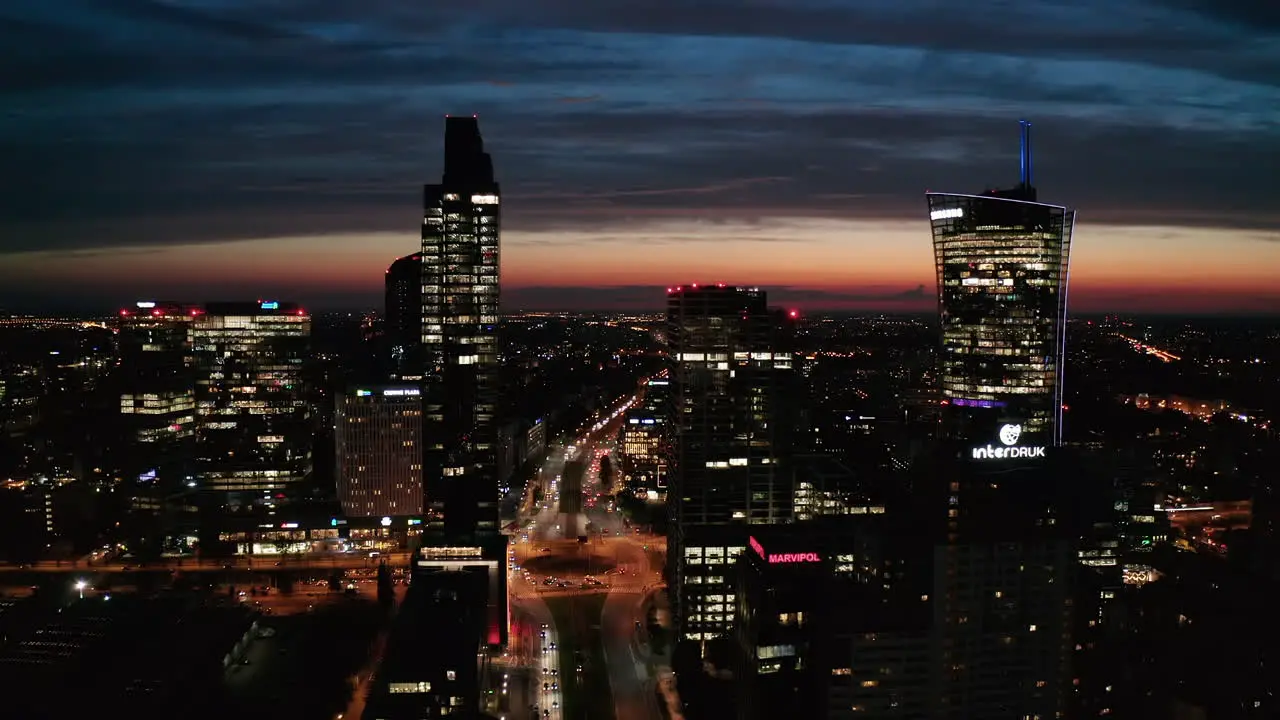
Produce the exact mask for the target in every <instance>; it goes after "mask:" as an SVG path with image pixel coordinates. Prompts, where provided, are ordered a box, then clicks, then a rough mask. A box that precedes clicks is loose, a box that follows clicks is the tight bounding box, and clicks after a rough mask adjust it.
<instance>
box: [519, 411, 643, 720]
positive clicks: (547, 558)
mask: <svg viewBox="0 0 1280 720" xmlns="http://www.w3.org/2000/svg"><path fill="white" fill-rule="evenodd" d="M633 402H634V398H629V399H628V400H627V401H626V402H624V403H623V404H622V405H620V406H618V407H616V408H614V409H612V410H610V411H608V412H606V413H603V414H602V415H601V417H599V418H598V420H597V421H596V422H594V423H593V425H592V426H590V427H587V428H584V429H583V434H582V435H581V436H580V437H578V438H577V439H576V440H575V442H574V443H573V444H572V445H570V446H568V447H556V448H553V449H552V452H551V453H550V456H549V458H548V460H547V462H546V464H545V465H544V466H543V468H542V469H541V471H540V472H539V474H538V477H537V479H536V480H535V482H533V483H530V487H529V488H527V494H526V496H525V499H524V502H523V503H522V504H521V512H520V517H519V518H518V529H517V530H516V535H515V537H514V538H513V543H512V546H511V556H510V558H509V560H510V562H509V567H510V583H509V587H510V593H511V601H512V607H513V612H514V613H515V614H516V617H517V624H518V625H519V626H520V627H521V628H522V629H525V628H532V629H533V630H534V631H535V632H537V633H544V632H545V633H546V638H545V639H544V638H541V637H536V638H531V639H532V640H533V641H534V643H533V644H534V646H535V649H536V652H537V653H539V654H538V656H537V657H538V658H544V659H542V660H540V661H541V662H543V663H544V666H543V667H544V670H543V683H542V685H541V689H542V692H543V702H542V703H540V704H539V705H540V708H541V709H540V710H539V711H538V717H542V718H544V720H548V719H550V718H562V719H563V720H580V719H581V718H590V719H591V720H598V718H600V717H601V715H602V714H603V712H605V710H606V709H612V711H613V714H614V715H615V717H617V718H618V720H650V719H656V718H660V717H661V715H660V714H659V710H658V706H657V701H656V685H655V680H654V677H653V673H652V672H651V671H650V670H649V668H648V667H647V664H646V662H645V660H644V658H646V657H647V653H646V652H645V651H644V650H643V649H642V648H641V647H640V646H639V643H641V641H642V639H643V637H642V636H643V632H644V631H643V628H644V627H645V625H646V622H645V620H646V608H647V598H648V596H649V593H651V592H652V591H654V590H655V589H657V588H659V587H660V586H661V582H662V580H661V574H660V572H659V568H657V567H652V566H651V565H650V556H651V554H654V555H657V554H658V553H661V552H662V551H664V550H665V539H663V538H656V537H651V536H642V535H640V534H639V533H638V532H637V531H636V530H634V529H632V528H629V527H628V525H627V523H626V521H625V520H624V519H623V517H622V516H621V514H620V513H619V512H617V510H616V508H615V505H614V503H613V502H612V498H611V497H610V496H609V495H608V493H606V492H604V489H603V488H602V487H601V486H600V478H599V466H600V458H601V457H602V456H603V455H605V454H608V453H609V452H610V451H611V450H612V444H613V440H614V438H616V436H617V433H618V430H619V427H620V424H621V422H622V420H623V417H624V413H625V412H626V410H627V409H629V408H630V406H631V404H632V403H633ZM571 461H582V462H583V463H584V464H589V465H588V470H587V473H586V477H585V478H584V479H583V483H582V492H583V495H584V502H583V503H582V509H583V513H582V514H581V516H580V517H578V518H568V517H566V516H565V514H564V513H562V512H561V503H560V501H561V497H560V491H561V485H562V477H563V473H564V470H565V465H566V463H568V462H571ZM539 489H540V490H541V492H538V490H539ZM549 602H550V604H549ZM565 603H570V605H569V606H568V607H571V608H573V611H572V612H562V613H560V614H561V618H560V619H561V623H560V624H565V621H566V620H568V621H569V622H568V623H567V624H568V626H567V627H557V623H556V617H555V615H556V613H553V612H552V611H551V606H552V605H555V606H557V607H560V608H564V607H565ZM584 612H585V613H586V614H591V615H593V616H592V617H585V618H584V617H581V615H582V614H583V613H584ZM597 613H598V615H596V614H597ZM520 642H521V643H522V644H523V645H522V647H523V648H524V651H523V653H522V655H521V657H522V658H523V659H524V660H525V661H526V662H528V661H530V660H532V661H534V662H535V663H536V662H539V660H535V659H534V658H531V657H530V653H529V648H528V644H529V640H527V639H525V638H524V637H522V639H521V640H520ZM544 651H545V652H546V653H547V654H546V655H544V654H542V653H544ZM600 666H602V667H600ZM561 668H564V669H565V671H566V672H569V671H570V670H571V671H572V676H570V677H564V676H561V675H560V674H559V671H560V669H561ZM597 676H598V677H599V678H601V680H600V682H599V683H597V682H593V678H595V677H597ZM547 678H551V679H547ZM604 682H607V685H608V687H607V688H601V687H599V685H600V684H601V683H604ZM562 687H563V691H562V690H561V688H562ZM602 690H603V691H604V692H607V693H608V694H609V695H611V697H612V701H611V703H610V702H608V701H606V699H605V698H602V697H599V696H598V695H599V694H600V693H601V691H602ZM566 693H567V694H568V697H567V698H566V697H565V694H566ZM588 695H590V696H588ZM566 700H567V701H568V702H567V703H566ZM610 704H611V705H612V707H611V708H610V707H609V705H610ZM566 709H568V710H569V712H570V713H572V714H573V715H574V717H568V716H567V715H565V714H564V712H565V710H566ZM516 717H521V716H519V715H517V716H516ZM529 717H532V715H530V716H529ZM513 720H514V718H513Z"/></svg>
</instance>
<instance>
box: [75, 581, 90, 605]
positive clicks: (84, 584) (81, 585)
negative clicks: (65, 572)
mask: <svg viewBox="0 0 1280 720" xmlns="http://www.w3.org/2000/svg"><path fill="white" fill-rule="evenodd" d="M87 587H89V583H88V582H86V581H84V580H77V581H76V590H78V591H80V599H81V600H83V599H84V589H85V588H87Z"/></svg>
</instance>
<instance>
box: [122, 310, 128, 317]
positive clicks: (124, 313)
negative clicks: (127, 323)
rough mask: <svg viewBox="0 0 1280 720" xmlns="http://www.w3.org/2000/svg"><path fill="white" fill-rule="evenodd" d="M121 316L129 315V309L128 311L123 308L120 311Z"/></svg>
mask: <svg viewBox="0 0 1280 720" xmlns="http://www.w3.org/2000/svg"><path fill="white" fill-rule="evenodd" d="M120 317H129V311H128V310H121V311H120Z"/></svg>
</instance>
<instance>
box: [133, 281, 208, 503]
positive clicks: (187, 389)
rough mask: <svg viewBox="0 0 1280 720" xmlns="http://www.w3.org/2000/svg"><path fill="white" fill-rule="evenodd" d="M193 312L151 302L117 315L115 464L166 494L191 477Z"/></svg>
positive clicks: (184, 307)
mask: <svg viewBox="0 0 1280 720" xmlns="http://www.w3.org/2000/svg"><path fill="white" fill-rule="evenodd" d="M203 312H204V311H203V309H202V308H200V307H199V306H194V305H184V304H179V303H170V302H155V301H151V300H146V301H139V302H137V303H134V307H130V308H125V309H123V310H121V311H120V316H119V318H118V320H117V325H116V327H117V329H118V331H119V332H118V333H117V335H116V337H117V342H118V343H119V352H120V366H119V370H118V373H117V375H116V377H117V378H118V381H119V383H120V421H121V422H120V425H119V430H120V432H121V433H122V436H121V437H119V438H118V442H119V445H118V447H117V450H118V452H117V456H118V458H119V460H118V465H119V469H120V471H121V474H122V476H123V478H122V479H123V480H124V481H125V482H126V483H127V484H129V485H134V484H137V483H140V484H141V485H143V486H147V487H151V488H156V489H160V488H163V492H172V491H174V490H176V489H179V488H182V487H184V486H185V485H186V481H187V477H188V475H190V474H191V472H192V467H191V461H192V458H193V449H194V445H195V430H196V422H195V421H196V417H195V416H196V401H195V375H194V359H193V356H192V349H191V339H190V330H191V324H192V322H193V321H194V320H195V319H196V318H197V317H199V316H200V315H201V314H203Z"/></svg>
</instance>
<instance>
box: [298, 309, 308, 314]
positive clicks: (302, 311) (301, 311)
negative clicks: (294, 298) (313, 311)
mask: <svg viewBox="0 0 1280 720" xmlns="http://www.w3.org/2000/svg"><path fill="white" fill-rule="evenodd" d="M298 314H299V315H306V314H307V311H306V310H299V311H298Z"/></svg>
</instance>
